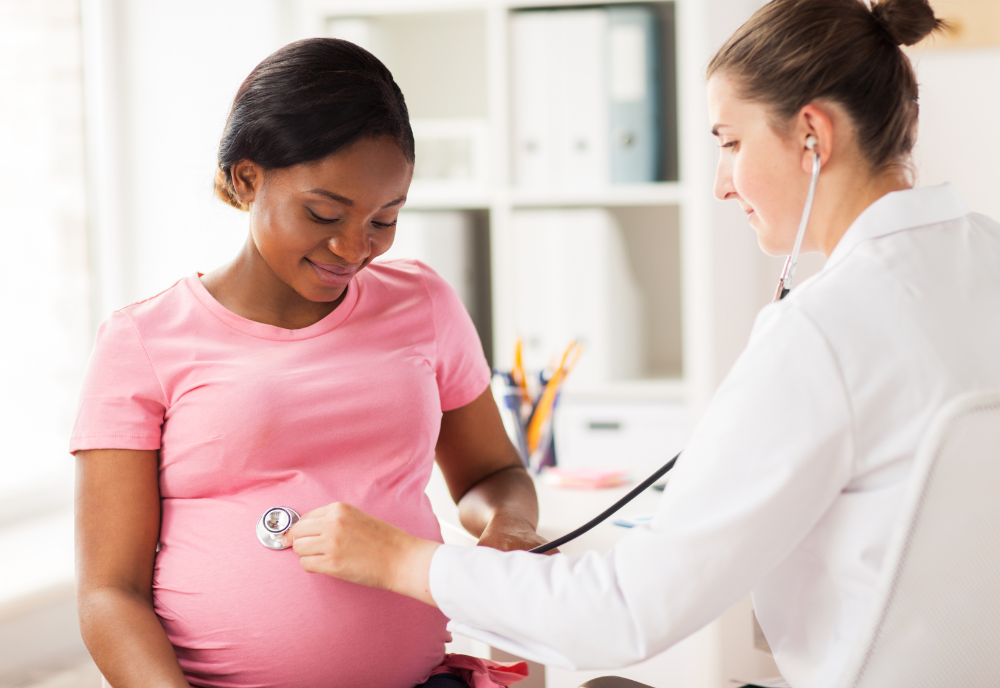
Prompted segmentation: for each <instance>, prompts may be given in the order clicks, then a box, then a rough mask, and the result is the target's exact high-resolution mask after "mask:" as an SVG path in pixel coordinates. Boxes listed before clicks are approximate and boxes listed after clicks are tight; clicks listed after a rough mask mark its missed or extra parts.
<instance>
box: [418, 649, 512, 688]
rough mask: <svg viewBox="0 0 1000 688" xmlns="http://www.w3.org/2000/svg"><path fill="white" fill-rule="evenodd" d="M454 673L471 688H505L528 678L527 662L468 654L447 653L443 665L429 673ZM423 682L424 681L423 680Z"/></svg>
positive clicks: (430, 674) (434, 674)
mask: <svg viewBox="0 0 1000 688" xmlns="http://www.w3.org/2000/svg"><path fill="white" fill-rule="evenodd" d="M438 674H454V675H455V676H458V677H459V678H460V679H462V680H463V681H465V682H466V683H468V684H469V687H470V688H505V687H506V686H509V685H510V684H512V683H517V682H518V681H522V680H524V679H526V678H528V663H527V662H494V661H493V660H490V659H480V658H479V657H469V656H468V655H445V656H444V661H443V662H441V666H439V667H437V668H436V669H434V671H432V672H431V673H429V674H428V675H427V678H425V679H424V681H426V680H427V679H428V678H430V677H431V676H436V675H438ZM421 683H423V681H421Z"/></svg>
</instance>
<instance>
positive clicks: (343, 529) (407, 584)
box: [282, 502, 440, 606]
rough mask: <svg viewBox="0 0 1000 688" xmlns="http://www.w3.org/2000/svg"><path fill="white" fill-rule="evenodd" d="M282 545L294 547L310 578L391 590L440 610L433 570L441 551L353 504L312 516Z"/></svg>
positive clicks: (318, 511)
mask: <svg viewBox="0 0 1000 688" xmlns="http://www.w3.org/2000/svg"><path fill="white" fill-rule="evenodd" d="M282 543H283V544H285V545H286V546H291V547H292V550H293V551H294V552H295V554H297V555H298V556H299V563H300V564H301V565H302V568H303V569H305V570H306V571H309V572H310V573H325V574H326V575H328V576H333V577H334V578H340V579H342V580H346V581H350V582H352V583H358V584H360V585H367V586H369V587H373V588H382V589H384V590H391V591H392V592H396V593H399V594H401V595H407V596H408V597H413V598H414V599H417V600H420V601H421V602H424V603H426V604H429V605H431V606H437V605H435V604H434V599H433V598H432V597H431V594H430V569H431V558H432V557H433V556H434V552H435V551H436V550H437V548H438V547H439V546H440V545H439V544H438V543H437V542H431V541H430V540H422V539H420V538H418V537H414V536H412V535H410V534H409V533H407V532H406V531H404V530H401V529H400V528H397V527H396V526H393V525H390V524H388V523H386V522H385V521H380V520H379V519H377V518H374V517H372V516H369V515H368V514H366V513H364V512H363V511H360V510H359V509H356V508H354V507H353V506H351V505H350V504H345V503H343V502H335V503H333V504H330V505H327V506H324V507H320V508H319V509H315V510H313V511H310V512H309V513H307V514H306V515H305V516H303V517H302V518H301V519H300V520H299V522H298V523H296V524H295V525H294V526H292V528H291V529H290V530H289V531H288V532H287V533H286V534H285V536H284V537H283V538H282Z"/></svg>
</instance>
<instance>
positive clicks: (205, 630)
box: [70, 261, 490, 688]
mask: <svg viewBox="0 0 1000 688" xmlns="http://www.w3.org/2000/svg"><path fill="white" fill-rule="evenodd" d="M489 378H490V373H489V368H488V366H487V364H486V360H485V358H484V356H483V351H482V347H481V345H480V342H479V339H478V337H477V335H476V331H475V329H474V327H473V325H472V322H471V320H470V319H469V316H468V314H467V313H466V311H465V309H464V308H463V306H462V303H461V302H460V301H459V299H458V297H457V296H456V294H455V292H454V291H453V290H452V289H451V287H449V286H448V285H447V283H445V282H444V280H442V279H441V278H440V277H439V276H438V275H437V274H436V273H434V272H433V271H432V270H431V269H430V268H428V267H426V266H424V265H422V264H420V263H416V262H413V261H394V262H388V263H383V264H378V263H375V264H373V265H370V266H369V267H367V268H366V269H365V270H363V271H362V272H360V273H359V274H358V275H357V277H355V279H354V280H353V281H352V282H351V283H350V285H349V286H348V291H347V295H346V297H345V298H344V301H343V302H342V303H341V304H340V306H339V307H338V308H337V309H336V310H335V311H333V312H332V313H331V314H330V315H328V316H327V317H326V318H324V319H323V320H321V321H320V322H318V323H316V324H314V325H311V326H309V327H306V328H303V329H301V330H286V329H283V328H279V327H274V326H271V325H264V324H261V323H257V322H253V321H250V320H246V319H244V318H241V317H239V316H237V315H235V314H234V313H232V312H230V311H228V310H226V309H225V308H224V307H223V306H222V305H221V304H219V303H218V302H217V301H216V300H215V299H214V298H212V296H211V295H210V294H209V293H208V291H207V290H206V289H205V287H204V286H203V285H202V283H201V280H200V279H199V278H198V277H197V276H192V277H189V278H187V279H184V280H181V281H180V282H178V283H177V284H175V285H174V286H172V287H171V288H169V289H167V290H166V291H164V292H163V293H161V294H159V295H157V296H155V297H153V298H151V299H148V300H146V301H141V302H139V303H136V304H132V305H131V306H128V307H126V308H123V309H122V310H120V311H118V312H116V313H115V314H114V315H112V316H111V318H109V319H108V320H107V321H106V322H105V323H104V324H103V325H101V328H100V331H99V333H98V336H97V343H96V345H95V347H94V352H93V355H92V357H91V361H90V365H89V367H88V369H87V375H86V378H85V381H84V385H83V391H82V395H81V403H80V411H79V414H78V416H77V421H76V427H75V429H74V431H73V437H72V440H71V447H70V449H71V451H77V450H80V449H102V448H103V449H110V448H119V449H158V450H159V451H160V459H159V460H160V495H161V497H162V504H163V521H162V527H161V532H160V546H161V549H160V552H159V554H158V555H157V557H156V566H155V569H154V572H153V596H154V601H155V607H156V613H157V614H158V615H159V617H160V620H161V622H162V623H163V627H164V628H165V629H166V631H167V635H168V636H169V637H170V641H171V642H172V643H173V645H174V648H175V649H176V652H177V657H178V659H179V660H180V664H181V667H182V668H183V669H184V673H185V674H186V675H187V677H188V680H189V681H190V682H191V683H192V684H194V685H197V686H227V687H230V686H231V687H236V686H240V687H244V686H275V687H288V688H291V687H293V686H294V687H302V688H306V687H309V688H317V687H320V686H337V687H338V688H347V687H349V686H364V687H365V688H377V687H379V686H385V687H386V688H389V687H392V688H409V687H410V686H413V685H415V684H416V683H417V682H418V681H419V680H420V679H422V678H423V677H425V676H426V675H427V674H428V673H429V672H430V671H431V670H432V669H433V668H434V667H435V666H437V665H438V664H439V663H440V662H441V660H442V657H443V655H444V642H445V641H446V639H447V632H446V630H445V622H446V621H445V618H444V617H443V616H442V615H441V613H440V612H438V610H437V609H434V608H433V607H429V606H427V605H424V604H422V603H420V602H417V601H415V600H412V599H410V598H407V597H403V596H400V595H395V594H393V593H389V592H385V591H382V590H374V589H371V588H365V587H362V586H359V585H354V584H352V583H345V582H343V581H339V580H335V579H333V578H330V577H328V576H323V575H316V574H310V573H306V572H305V571H303V570H302V568H301V567H300V566H299V561H298V557H296V556H295V554H294V553H293V552H292V551H290V550H283V551H275V550H270V549H267V548H266V547H264V546H263V545H261V544H260V543H259V542H258V540H257V536H256V534H255V530H254V529H255V526H256V524H257V520H258V519H259V518H260V516H261V515H262V514H263V513H264V511H265V510H266V509H268V508H269V507H273V506H286V507H291V508H292V509H295V510H296V511H298V512H299V513H300V514H304V513H306V512H307V511H310V510H311V509H315V508H316V507H320V506H324V505H326V504H329V503H330V502H335V501H343V502H348V503H350V504H353V505H354V506H356V507H358V508H360V509H362V510H364V511H366V512H367V513H369V514H372V515H374V516H377V517H378V518H381V519H384V520H386V521H388V522H389V523H393V524H395V525H397V526H399V527H401V528H403V529H405V530H407V531H408V532H410V533H412V534H414V535H417V536H419V537H422V538H427V539H431V540H437V541H439V542H440V540H441V534H440V530H439V528H438V523H437V520H436V518H435V517H434V514H433V513H432V511H431V506H430V502H429V501H428V499H427V497H426V495H425V494H424V489H425V488H426V486H427V482H428V480H429V478H430V473H431V467H432V463H433V461H434V446H435V444H436V442H437V437H438V431H439V429H440V424H441V413H442V411H448V410H451V409H455V408H458V407H460V406H464V405H465V404H468V403H469V402H471V401H473V400H474V399H475V398H476V397H477V396H479V394H481V393H482V392H483V391H484V390H485V389H486V388H487V386H488V385H489ZM109 527H113V524H110V525H109Z"/></svg>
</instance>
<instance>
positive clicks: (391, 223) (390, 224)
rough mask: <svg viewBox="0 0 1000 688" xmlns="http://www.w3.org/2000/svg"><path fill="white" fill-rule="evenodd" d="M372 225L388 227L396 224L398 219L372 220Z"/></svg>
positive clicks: (380, 227) (382, 227)
mask: <svg viewBox="0 0 1000 688" xmlns="http://www.w3.org/2000/svg"><path fill="white" fill-rule="evenodd" d="M372 226H373V227H378V228H379V229H388V228H389V227H395V226H396V220H393V221H392V222H375V221H374V220H372Z"/></svg>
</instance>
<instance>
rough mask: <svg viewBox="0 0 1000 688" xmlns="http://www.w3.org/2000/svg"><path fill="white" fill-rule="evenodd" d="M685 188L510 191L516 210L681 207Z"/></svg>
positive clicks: (665, 184)
mask: <svg viewBox="0 0 1000 688" xmlns="http://www.w3.org/2000/svg"><path fill="white" fill-rule="evenodd" d="M684 195H685V194H684V187H683V185H681V184H679V183H677V182H659V183H656V184H629V185H624V184H623V185H621V186H608V187H604V188H600V189H586V188H581V189H519V188H513V189H511V190H510V196H509V197H510V201H511V205H512V206H513V207H515V208H552V207H615V206H651V205H680V204H681V203H682V201H683V199H684Z"/></svg>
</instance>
